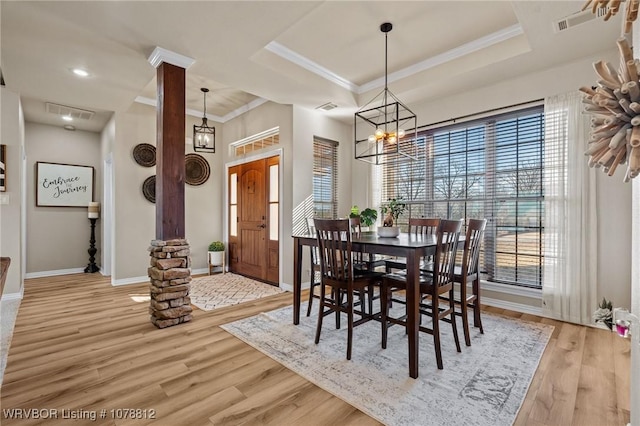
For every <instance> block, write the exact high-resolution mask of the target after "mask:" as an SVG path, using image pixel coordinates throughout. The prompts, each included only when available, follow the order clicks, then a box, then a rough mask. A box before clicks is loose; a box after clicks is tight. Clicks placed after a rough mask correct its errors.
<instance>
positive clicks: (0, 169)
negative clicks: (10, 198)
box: [0, 145, 7, 192]
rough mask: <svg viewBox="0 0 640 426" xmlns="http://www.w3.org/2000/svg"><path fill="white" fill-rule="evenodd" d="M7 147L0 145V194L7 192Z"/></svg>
mask: <svg viewBox="0 0 640 426" xmlns="http://www.w3.org/2000/svg"><path fill="white" fill-rule="evenodd" d="M6 150H7V146H6V145H0V192H4V191H6V190H7V152H6Z"/></svg>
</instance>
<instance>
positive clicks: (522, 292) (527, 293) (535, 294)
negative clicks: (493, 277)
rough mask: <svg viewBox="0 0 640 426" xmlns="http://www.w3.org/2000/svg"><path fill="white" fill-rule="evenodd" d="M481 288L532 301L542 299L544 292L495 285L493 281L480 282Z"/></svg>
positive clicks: (499, 284)
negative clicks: (527, 298)
mask: <svg viewBox="0 0 640 426" xmlns="http://www.w3.org/2000/svg"><path fill="white" fill-rule="evenodd" d="M480 287H481V288H482V289H483V290H486V291H494V292H496V293H503V294H511V295H513V296H520V297H529V298H532V299H542V290H541V289H539V288H529V287H520V286H517V285H509V284H501V283H494V282H491V281H484V280H481V281H480Z"/></svg>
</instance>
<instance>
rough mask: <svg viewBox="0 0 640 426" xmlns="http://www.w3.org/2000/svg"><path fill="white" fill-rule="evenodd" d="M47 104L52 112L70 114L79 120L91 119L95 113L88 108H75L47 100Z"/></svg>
mask: <svg viewBox="0 0 640 426" xmlns="http://www.w3.org/2000/svg"><path fill="white" fill-rule="evenodd" d="M45 105H46V108H47V112H49V113H51V114H56V115H62V116H70V117H72V118H74V119H78V120H91V119H92V118H93V116H94V115H95V112H94V111H89V110H86V109H80V108H74V107H70V106H65V105H59V104H54V103H51V102H47V103H46V104H45Z"/></svg>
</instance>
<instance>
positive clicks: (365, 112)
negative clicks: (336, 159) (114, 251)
mask: <svg viewBox="0 0 640 426" xmlns="http://www.w3.org/2000/svg"><path fill="white" fill-rule="evenodd" d="M392 28H393V25H392V24H391V23H389V22H385V23H384V24H382V25H380V31H381V32H382V33H384V89H383V90H382V92H380V93H379V94H378V95H377V96H375V97H374V98H373V99H372V100H371V101H369V102H368V103H367V104H366V105H364V106H363V107H362V108H361V109H359V110H358V111H357V112H356V114H355V117H354V133H355V135H354V137H355V158H356V159H357V160H362V161H366V162H368V163H372V164H385V163H394V162H398V161H410V160H415V159H416V158H417V156H418V147H417V143H416V140H417V119H416V115H415V114H414V113H413V112H412V111H411V110H410V109H409V108H408V107H407V106H406V105H405V104H403V103H402V102H401V101H400V100H399V99H398V98H397V97H396V96H395V95H394V94H393V93H391V90H389V87H388V84H387V83H388V75H387V50H388V48H387V36H388V34H389V32H390V31H391V29H392Z"/></svg>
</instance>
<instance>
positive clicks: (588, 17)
mask: <svg viewBox="0 0 640 426" xmlns="http://www.w3.org/2000/svg"><path fill="white" fill-rule="evenodd" d="M608 10H609V8H608V7H599V8H598V9H596V13H595V14H594V13H591V9H587V10H583V11H581V12H576V13H574V14H572V15H569V16H566V17H564V18H562V19H560V20H559V21H556V22H555V25H554V29H555V32H556V33H559V32H562V31H565V30H568V29H569V28H573V27H575V26H576V25H580V24H584V23H585V22H589V21H593V20H594V19H597V18H601V17H603V16H605V15H606V14H607V11H608Z"/></svg>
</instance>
